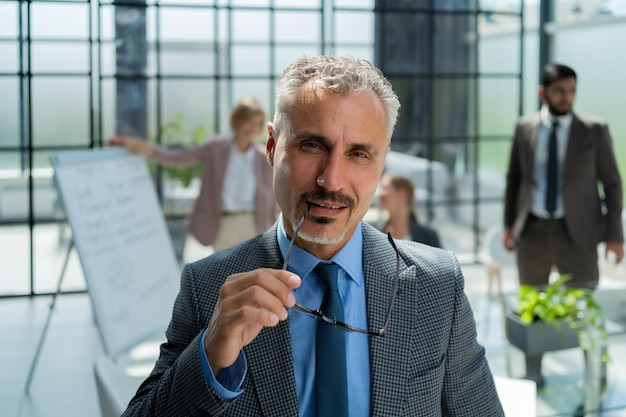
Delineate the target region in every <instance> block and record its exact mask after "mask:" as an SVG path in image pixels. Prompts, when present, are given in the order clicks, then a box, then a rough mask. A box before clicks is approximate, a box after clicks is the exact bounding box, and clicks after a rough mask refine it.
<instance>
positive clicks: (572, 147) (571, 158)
mask: <svg viewBox="0 0 626 417" xmlns="http://www.w3.org/2000/svg"><path fill="white" fill-rule="evenodd" d="M586 138H587V128H586V127H585V125H584V124H583V122H582V121H581V120H580V119H579V118H578V117H577V116H576V115H574V117H573V118H572V125H571V126H570V129H569V137H568V139H567V148H566V150H565V161H564V162H563V185H565V183H566V182H567V181H568V180H569V179H570V178H573V177H575V175H573V174H572V169H577V167H578V161H577V159H578V156H579V155H580V150H581V148H584V147H586V146H589V145H590V144H589V142H588V141H587V140H585V139H586Z"/></svg>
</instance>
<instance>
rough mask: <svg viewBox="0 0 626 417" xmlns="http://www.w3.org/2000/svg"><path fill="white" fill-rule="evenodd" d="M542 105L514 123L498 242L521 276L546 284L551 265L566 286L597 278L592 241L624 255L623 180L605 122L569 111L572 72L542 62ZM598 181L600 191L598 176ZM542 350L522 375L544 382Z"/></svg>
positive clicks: (595, 281)
mask: <svg viewBox="0 0 626 417" xmlns="http://www.w3.org/2000/svg"><path fill="white" fill-rule="evenodd" d="M539 96H540V97H541V100H542V101H543V107H542V108H541V111H540V112H537V113H534V114H531V115H527V116H524V117H522V118H521V119H520V120H519V122H518V124H517V128H516V129H515V136H514V138H513V146H512V149H511V157H510V162H509V169H508V173H507V181H506V192H505V203H504V227H505V230H504V233H503V238H502V239H503V245H504V247H505V248H506V249H508V250H515V249H517V264H518V269H519V279H520V283H521V284H528V285H535V286H542V285H547V284H548V279H549V276H550V272H551V270H552V268H553V267H556V268H557V269H558V271H559V272H560V273H562V274H566V273H567V274H571V276H572V277H571V280H570V281H569V282H568V285H570V286H578V287H587V288H595V287H596V286H597V284H598V255H597V246H598V243H600V242H605V243H606V254H607V255H608V254H609V252H613V253H614V254H615V260H616V261H617V262H621V260H622V258H623V257H624V249H623V241H624V236H623V229H622V221H621V216H622V183H621V179H620V175H619V171H618V168H617V164H616V161H615V155H614V154H613V149H612V144H611V137H610V135H609V130H608V127H607V125H606V124H605V123H604V122H602V121H601V120H599V119H598V118H596V117H593V116H584V115H579V114H574V113H573V112H572V105H573V103H574V98H575V96H576V73H575V72H574V70H572V69H571V68H569V67H567V66H565V65H559V64H548V65H546V67H545V68H544V69H543V72H542V76H541V86H540V87H539ZM599 183H600V184H602V188H603V194H604V196H603V197H602V196H601V195H600V194H599V191H598V184H599ZM540 365H541V357H533V358H527V370H526V372H527V377H528V378H529V379H533V380H535V381H537V382H538V383H539V385H542V384H543V378H542V377H541V367H540Z"/></svg>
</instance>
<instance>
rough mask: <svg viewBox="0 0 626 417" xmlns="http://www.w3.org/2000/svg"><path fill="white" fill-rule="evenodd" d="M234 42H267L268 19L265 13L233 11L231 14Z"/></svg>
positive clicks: (268, 31) (267, 14)
mask: <svg viewBox="0 0 626 417" xmlns="http://www.w3.org/2000/svg"><path fill="white" fill-rule="evenodd" d="M232 19H233V20H232V22H233V25H232V31H231V33H232V40H233V41H234V42H241V41H253V42H269V40H270V38H269V34H270V19H269V13H268V12H266V11H258V12H257V11H249V10H245V11H244V10H234V11H233V13H232Z"/></svg>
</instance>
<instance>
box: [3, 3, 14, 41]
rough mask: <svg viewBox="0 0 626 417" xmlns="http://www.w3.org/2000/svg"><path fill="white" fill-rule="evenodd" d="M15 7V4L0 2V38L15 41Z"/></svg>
mask: <svg viewBox="0 0 626 417" xmlns="http://www.w3.org/2000/svg"><path fill="white" fill-rule="evenodd" d="M17 7H18V3H17V2H10V3H9V2H0V37H2V38H15V39H17V36H18V25H17V23H18V13H17V11H18V9H17Z"/></svg>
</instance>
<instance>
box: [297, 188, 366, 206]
mask: <svg viewBox="0 0 626 417" xmlns="http://www.w3.org/2000/svg"><path fill="white" fill-rule="evenodd" d="M313 200H324V201H328V202H330V203H334V204H337V205H338V206H345V207H348V208H352V207H354V205H355V203H354V199H353V198H352V197H350V196H347V195H345V194H343V193H341V192H336V191H327V190H324V189H319V190H315V191H308V192H306V193H303V194H301V195H300V202H304V203H306V202H307V201H313Z"/></svg>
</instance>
